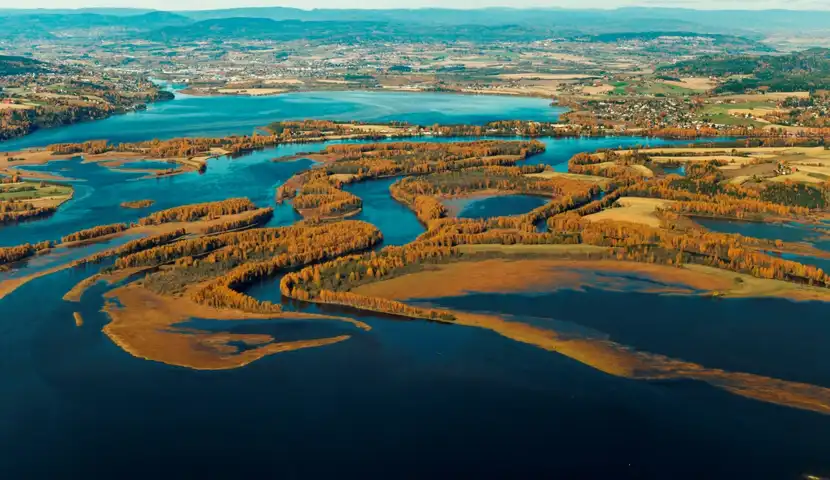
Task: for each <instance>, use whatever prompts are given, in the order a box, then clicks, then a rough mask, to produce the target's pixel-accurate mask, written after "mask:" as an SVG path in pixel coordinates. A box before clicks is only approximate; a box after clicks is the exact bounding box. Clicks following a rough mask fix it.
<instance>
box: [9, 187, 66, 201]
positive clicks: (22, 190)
mask: <svg viewBox="0 0 830 480" xmlns="http://www.w3.org/2000/svg"><path fill="white" fill-rule="evenodd" d="M71 194H72V187H70V186H68V185H55V184H43V186H41V183H39V182H20V183H10V184H5V185H0V201H8V200H33V199H36V198H44V197H65V196H68V195H71Z"/></svg>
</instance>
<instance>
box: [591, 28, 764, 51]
mask: <svg viewBox="0 0 830 480" xmlns="http://www.w3.org/2000/svg"><path fill="white" fill-rule="evenodd" d="M661 38H666V39H670V38H674V39H683V38H701V39H707V40H709V41H711V42H712V44H713V45H717V46H721V47H733V48H735V49H740V50H742V51H747V50H754V51H756V52H770V51H773V50H772V48H770V47H769V46H767V45H765V44H763V43H761V42H758V41H755V40H752V39H749V38H745V37H739V36H736V35H722V34H717V33H699V32H683V31H656V32H616V33H601V34H598V35H590V36H586V37H583V39H584V40H585V41H590V42H601V43H615V42H626V41H634V40H640V41H653V40H657V39H661Z"/></svg>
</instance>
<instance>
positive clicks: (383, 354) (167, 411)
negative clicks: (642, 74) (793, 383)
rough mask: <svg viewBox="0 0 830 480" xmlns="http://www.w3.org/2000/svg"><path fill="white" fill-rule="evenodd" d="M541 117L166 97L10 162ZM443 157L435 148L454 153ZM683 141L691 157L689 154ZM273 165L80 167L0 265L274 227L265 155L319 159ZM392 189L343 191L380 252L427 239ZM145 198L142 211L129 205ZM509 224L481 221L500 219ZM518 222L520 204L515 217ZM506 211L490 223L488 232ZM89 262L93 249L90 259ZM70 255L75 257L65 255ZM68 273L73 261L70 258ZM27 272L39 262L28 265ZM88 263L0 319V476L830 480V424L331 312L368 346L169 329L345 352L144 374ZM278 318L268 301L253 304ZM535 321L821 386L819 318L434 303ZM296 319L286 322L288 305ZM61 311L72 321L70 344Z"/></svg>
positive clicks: (284, 334) (423, 325) (30, 290)
mask: <svg viewBox="0 0 830 480" xmlns="http://www.w3.org/2000/svg"><path fill="white" fill-rule="evenodd" d="M556 115H557V111H556V110H555V109H551V108H550V107H548V105H547V102H546V101H542V100H536V99H516V98H503V97H474V96H458V97H456V96H449V95H444V94H441V95H438V94H436V95H431V94H417V95H405V94H375V93H372V94H364V93H357V92H354V93H352V92H349V93H342V94H335V93H320V94H317V93H315V94H296V95H291V96H289V95H286V96H282V97H272V98H235V97H221V98H217V99H211V98H204V97H179V98H178V99H176V100H174V101H171V102H169V103H167V104H160V105H156V106H153V107H152V108H151V109H150V110H149V111H147V112H139V113H136V114H131V115H125V116H121V117H113V118H110V119H107V120H104V121H101V122H97V123H85V124H80V125H75V126H71V127H66V128H60V129H55V130H49V131H42V132H40V133H38V134H36V135H33V136H32V137H27V138H24V139H20V140H16V141H14V142H7V143H5V144H0V149H3V148H9V149H15V148H20V147H21V146H25V145H39V144H44V143H51V142H55V141H76V140H81V139H88V138H105V137H109V138H111V139H114V140H137V139H146V138H153V137H158V138H169V137H173V136H179V135H202V134H211V135H220V134H226V133H234V132H235V133H249V132H250V130H251V129H252V128H253V127H255V126H259V125H262V124H264V123H267V122H268V121H272V120H276V119H280V118H306V117H312V116H314V117H318V118H340V119H352V118H359V119H370V120H386V119H389V120H403V121H410V122H413V123H428V124H429V123H434V122H472V123H483V122H484V121H486V120H492V119H498V118H526V117H530V118H529V119H545V118H550V119H552V118H555V116H556ZM449 140H451V139H435V140H432V141H449ZM544 141H545V143H546V144H547V145H548V151H547V152H545V154H544V155H540V156H537V157H533V158H531V159H530V160H529V162H530V163H539V162H541V163H544V164H547V165H552V166H554V167H556V168H559V169H562V168H566V167H567V159H568V158H570V156H571V155H572V154H573V153H576V152H578V151H587V150H595V149H597V148H604V147H608V146H616V145H618V144H624V145H636V144H646V143H650V144H663V143H670V142H666V141H663V140H659V139H638V138H624V139H623V138H598V139H544ZM683 143H688V142H683ZM324 146H325V144H324V143H320V144H311V145H309V144H304V145H284V146H280V147H277V148H272V149H267V150H262V151H258V152H254V153H252V154H249V155H245V156H242V157H239V158H236V159H230V158H225V157H223V158H219V159H215V160H211V161H210V163H209V165H208V169H207V171H206V172H205V173H204V174H201V175H200V174H198V173H187V174H183V175H178V176H174V177H166V178H161V179H143V180H141V179H139V178H140V177H141V176H142V175H143V174H142V173H138V172H129V171H127V172H115V171H111V170H108V169H106V168H103V167H100V166H98V165H94V164H84V163H81V161H80V159H75V160H67V161H62V162H54V163H52V164H50V165H47V166H42V167H35V168H38V169H40V170H44V171H50V172H57V173H60V174H62V175H64V176H66V177H68V178H74V179H77V181H75V182H73V185H74V187H75V189H76V192H75V198H73V199H72V200H71V201H69V202H68V203H67V204H65V205H64V206H62V207H61V208H60V210H59V211H58V212H57V213H56V214H55V215H53V216H52V217H50V218H48V219H45V220H41V221H37V222H30V223H25V224H21V225H18V226H14V227H0V245H3V246H5V245H14V244H19V243H23V242H33V241H38V240H43V239H55V238H58V237H60V236H62V235H65V234H67V233H71V232H74V231H77V230H80V229H82V228H88V227H91V226H94V225H97V224H104V223H114V222H128V221H134V220H137V219H138V218H139V217H141V216H145V215H147V214H148V213H149V212H152V211H157V210H162V209H166V208H170V207H173V206H177V205H183V204H188V203H195V202H204V201H211V200H219V199H224V198H228V197H240V196H245V197H249V198H251V199H252V201H254V202H255V203H256V204H258V205H261V206H273V207H275V215H274V218H273V219H272V220H271V222H270V223H269V225H272V226H278V225H290V224H291V223H294V222H296V221H297V220H298V219H299V217H298V215H297V214H296V213H295V212H294V211H293V209H292V208H291V207H290V205H288V204H283V205H275V203H274V192H275V189H276V188H277V187H278V186H279V185H281V184H282V183H283V182H284V181H285V180H286V179H288V178H289V177H291V176H292V175H293V174H294V173H296V172H298V171H301V170H303V169H307V168H309V167H310V166H311V165H312V163H311V162H310V161H309V160H305V159H299V160H295V161H290V162H273V161H272V159H273V158H275V157H282V156H289V155H294V154H297V153H299V152H304V151H313V150H319V149H321V148H323V147H324ZM393 181H394V179H386V180H382V181H376V182H364V183H357V184H353V185H349V186H348V189H349V191H351V192H352V193H354V194H356V195H358V196H360V197H361V198H362V199H363V201H364V208H363V211H362V212H361V213H360V215H359V216H357V217H355V218H359V219H363V220H366V221H369V222H372V223H374V224H375V225H377V226H378V227H379V228H380V229H381V231H382V232H383V234H384V238H385V240H384V241H385V242H386V243H387V244H404V243H407V242H410V241H412V240H413V239H414V238H415V237H416V236H417V235H419V234H420V233H421V232H423V226H422V225H420V223H418V221H417V219H416V218H415V216H414V214H412V212H411V211H409V210H408V209H406V208H404V207H402V206H401V205H400V204H398V203H397V202H395V201H394V200H393V199H392V198H391V197H390V196H389V193H388V188H389V185H390V184H391V183H392V182H393ZM141 199H152V200H155V202H156V203H155V204H154V205H153V206H152V207H150V208H148V209H142V210H138V211H136V210H131V209H124V208H121V207H120V206H119V205H120V203H121V202H124V201H129V200H141ZM500 207H501V204H500V203H498V204H496V205H490V206H489V207H487V208H484V211H483V213H482V214H484V215H494V214H496V212H498V211H499V210H498V209H499V208H500ZM525 207H526V205H525V206H522V208H525ZM498 214H501V213H498ZM93 248H100V247H93ZM67 255H73V256H75V255H79V252H77V251H73V252H69V253H67ZM73 258H74V257H73ZM31 264H32V265H30V267H29V268H32V269H42V268H45V267H46V266H48V264H46V265H43V264H38V263H37V262H36V261H35V260H33V261H32V262H31ZM106 265H107V264H106V263H105V264H103V265H91V266H85V267H80V268H75V269H69V270H65V271H61V272H58V273H55V274H52V275H48V276H44V277H41V278H39V279H37V280H34V281H32V282H30V283H28V284H26V285H24V286H23V287H21V288H20V289H18V290H16V291H15V292H13V293H12V294H10V295H8V296H6V297H5V298H2V299H0V312H3V314H2V315H0V378H2V379H3V385H4V389H3V395H0V446H2V449H0V471H2V472H3V477H4V478H43V477H50V478H54V477H55V476H56V472H60V473H59V474H57V475H58V476H61V477H74V478H79V477H96V476H100V475H101V472H116V473H114V475H117V476H123V477H127V478H132V477H147V476H158V475H159V471H160V469H161V468H163V472H164V476H181V477H187V478H191V477H195V478H198V477H240V476H246V475H260V476H261V475H263V474H264V475H265V476H267V477H276V476H280V477H300V476H302V477H321V476H324V475H326V476H333V475H337V476H373V477H379V476H388V475H390V472H393V473H392V475H397V476H403V477H413V478H423V477H428V476H432V477H436V476H438V477H445V476H455V477H485V478H494V477H505V478H507V477H509V478H515V477H517V476H533V477H540V476H546V477H560V478H597V477H606V478H666V477H670V478H690V479H691V478H695V479H697V478H735V476H745V477H748V478H800V477H801V476H802V475H803V474H807V473H810V474H823V475H830V436H828V435H827V432H828V431H830V418H828V417H826V416H822V415H819V414H816V413H811V412H807V411H802V410H796V409H790V408H784V407H780V406H775V405H772V404H768V403H761V402H757V401H753V400H749V399H747V398H743V397H740V396H737V395H732V394H729V393H727V392H725V391H723V390H719V389H716V388H714V387H711V386H709V385H707V384H704V383H700V382H693V381H661V382H657V381H653V382H651V381H639V380H629V379H625V378H619V377H615V376H611V375H608V374H605V373H602V372H600V371H598V370H596V369H594V368H591V367H589V366H587V365H584V364H582V363H579V362H577V361H575V360H572V359H570V358H568V357H565V356H563V355H560V354H557V353H555V352H547V351H544V350H541V349H539V348H536V347H533V346H531V345H526V344H522V343H518V342H514V341H512V340H508V339H506V338H503V337H501V336H499V335H497V334H495V333H493V332H490V331H486V330H481V329H475V328H466V327H461V326H458V325H445V324H438V323H430V322H424V321H410V320H403V319H399V318H391V317H386V316H378V315H372V314H366V313H364V312H357V311H354V310H349V309H333V310H332V309H331V308H323V309H321V308H319V307H316V306H310V307H309V306H305V305H302V304H300V305H299V308H301V309H304V310H308V311H312V312H314V311H321V310H322V311H329V312H330V311H335V312H336V313H337V314H339V315H345V316H349V317H352V318H355V319H359V320H361V321H363V322H366V323H367V324H369V325H370V326H371V327H372V330H370V331H362V330H357V329H354V328H349V327H348V326H347V325H346V324H343V323H326V322H321V323H315V322H314V321H308V320H280V321H256V322H249V321H241V322H233V321H221V322H220V321H216V320H212V319H209V318H194V319H191V320H190V321H189V322H185V323H184V324H182V325H179V327H181V328H187V327H193V326H198V328H202V329H205V330H209V331H215V332H230V333H268V334H270V335H273V336H275V337H277V338H280V339H285V340H289V341H290V340H295V339H304V338H317V337H322V336H334V335H342V334H348V335H351V336H352V338H350V339H349V340H347V341H344V342H341V343H337V344H334V345H330V346H326V347H322V348H313V349H307V350H298V351H294V352H289V353H282V354H277V355H272V356H269V357H265V358H263V359H261V360H258V361H256V362H254V363H252V364H249V365H247V366H245V367H243V368H237V369H233V370H226V371H195V370H191V369H186V368H180V367H174V366H170V365H165V364H161V363H157V362H153V361H148V360H144V359H139V358H136V357H133V356H131V355H129V354H128V353H126V352H124V351H123V350H122V349H121V348H120V347H118V346H116V345H115V344H114V343H113V342H112V341H110V339H109V338H107V337H106V336H105V335H104V334H103V333H102V332H101V329H102V328H103V327H104V325H106V324H107V322H108V317H107V316H106V314H104V313H102V312H101V311H100V310H101V308H102V306H103V305H104V301H105V300H104V298H103V294H104V293H106V292H107V291H108V290H109V289H110V288H112V287H109V286H105V285H97V286H95V287H93V288H92V289H90V290H89V291H88V292H87V293H86V294H85V295H84V296H83V298H82V301H81V302H80V303H70V302H65V301H63V300H62V299H61V297H62V296H63V295H64V293H66V292H67V291H68V290H69V289H70V288H71V287H72V286H73V285H75V284H76V283H77V282H78V281H80V280H82V279H83V278H86V277H87V276H89V275H91V274H92V273H94V272H96V271H98V270H99V269H101V268H104V267H105V266H106ZM251 293H252V295H254V296H256V297H257V298H270V299H273V300H275V301H279V298H280V297H279V291H278V285H277V282H276V281H270V282H263V283H261V284H260V285H258V286H256V287H255V288H254V289H252V290H251ZM433 301H434V302H436V303H441V304H445V305H448V306H453V307H455V308H459V309H467V310H475V311H480V310H486V311H493V312H498V313H503V314H505V315H512V316H517V317H521V318H526V319H527V321H528V322H542V323H544V322H550V321H559V322H569V323H572V324H574V325H577V326H579V327H580V328H585V329H590V330H591V331H596V332H599V333H601V334H602V335H607V336H608V337H609V338H611V339H614V340H617V341H619V342H621V343H625V344H628V345H631V346H632V347H633V348H638V349H642V350H644V351H651V352H654V353H661V354H665V355H671V356H676V357H679V358H683V359H685V360H689V361H696V362H700V363H702V364H704V365H706V366H708V367H713V368H734V369H739V370H741V371H747V372H755V373H760V374H765V375H775V376H778V377H780V378H785V379H790V380H797V381H805V382H814V383H816V384H819V385H825V386H828V385H830V370H828V368H827V366H826V365H825V364H826V362H824V360H823V358H824V357H823V355H824V353H823V352H824V346H825V345H826V344H827V341H828V339H830V330H829V329H828V326H827V322H826V318H827V309H826V307H825V306H824V305H819V304H811V303H792V302H788V301H784V300H771V299H764V300H731V299H730V300H713V299H709V298H701V297H681V296H668V295H662V296H661V295H656V294H646V293H636V292H608V291H605V290H600V289H590V288H589V289H585V290H584V291H579V292H577V291H567V290H564V291H556V292H550V293H545V294H542V295H538V294H537V295H531V294H520V293H519V294H511V295H478V296H476V295H469V296H465V297H457V298H445V299H434V300H433ZM289 307H290V308H289V309H292V308H297V306H289ZM73 312H79V313H81V314H82V315H83V318H84V325H83V326H82V327H80V328H79V327H76V326H75V323H74V321H73V318H72V314H73Z"/></svg>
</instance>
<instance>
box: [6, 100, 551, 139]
mask: <svg viewBox="0 0 830 480" xmlns="http://www.w3.org/2000/svg"><path fill="white" fill-rule="evenodd" d="M176 95H177V98H176V99H175V100H173V101H169V102H160V103H156V104H152V105H150V106H149V107H148V108H147V110H145V111H141V112H136V113H130V114H127V115H118V116H114V117H110V118H108V119H106V120H101V121H96V122H89V123H82V124H77V125H73V126H71V127H63V128H54V129H46V130H41V131H38V132H35V133H34V134H32V135H29V136H27V137H23V138H20V139H16V140H11V141H6V142H0V151H9V150H16V149H20V148H24V147H30V146H39V145H47V144H50V143H62V142H79V141H85V140H93V139H109V140H111V141H113V142H132V141H139V140H151V139H153V138H159V139H166V138H174V137H185V136H189V137H200V136H211V137H216V136H224V135H230V134H243V135H244V134H248V135H249V134H251V133H253V131H254V129H256V128H257V127H262V126H265V125H267V124H268V123H270V122H274V121H277V120H301V119H306V118H317V119H328V120H344V121H347V120H362V121H372V122H389V121H393V120H394V121H406V122H409V123H412V124H416V125H432V124H435V123H441V124H462V123H463V124H484V123H487V122H489V121H493V120H513V119H523V120H537V121H554V120H556V119H557V118H558V116H559V114H560V113H561V112H563V111H564V110H563V109H561V108H553V107H551V106H549V103H550V102H549V101H547V100H544V99H538V98H508V97H499V96H492V95H491V96H475V95H448V94H442V93H418V94H413V93H392V92H356V91H355V92H309V93H292V94H286V95H277V96H272V97H233V96H223V97H195V96H190V95H182V94H176Z"/></svg>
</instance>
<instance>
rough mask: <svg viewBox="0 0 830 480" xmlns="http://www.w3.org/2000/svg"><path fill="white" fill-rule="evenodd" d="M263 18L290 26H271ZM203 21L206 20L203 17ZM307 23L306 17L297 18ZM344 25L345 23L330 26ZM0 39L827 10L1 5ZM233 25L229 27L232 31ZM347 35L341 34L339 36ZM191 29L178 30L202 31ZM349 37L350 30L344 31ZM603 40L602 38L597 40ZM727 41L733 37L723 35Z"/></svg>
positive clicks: (668, 27)
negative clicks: (202, 29) (45, 7)
mask: <svg viewBox="0 0 830 480" xmlns="http://www.w3.org/2000/svg"><path fill="white" fill-rule="evenodd" d="M257 20H267V21H272V22H295V23H282V24H280V25H279V27H280V28H281V27H287V28H289V29H292V30H291V32H293V33H290V34H289V33H284V34H279V33H274V32H269V31H268V28H269V25H270V26H271V27H277V26H276V25H274V24H269V23H266V22H257ZM202 22H208V23H202ZM296 22H305V23H296ZM334 23H337V24H349V25H348V26H342V27H341V26H333V27H332V25H333V24H334ZM0 24H2V25H3V27H4V28H0V38H5V39H15V38H50V36H55V37H57V36H60V37H72V36H78V35H83V33H84V32H85V31H89V30H92V29H95V30H96V31H95V35H96V36H99V37H105V36H107V35H111V36H119V35H125V34H129V35H132V36H135V34H136V33H148V34H152V36H153V38H160V37H162V38H177V34H176V33H175V32H173V31H172V29H171V30H165V28H168V27H188V28H191V29H192V28H199V27H204V26H207V27H210V28H212V29H214V33H213V34H212V35H213V36H216V35H217V34H221V35H222V36H224V37H230V36H234V35H236V36H240V37H251V36H254V37H256V38H275V39H279V38H302V37H301V36H298V35H299V34H298V33H297V32H296V28H295V26H297V25H302V26H304V27H307V28H309V29H310V30H311V33H312V35H315V36H319V35H320V33H321V29H322V28H323V25H327V26H328V27H330V28H333V31H334V32H335V34H336V35H338V38H351V37H355V36H357V37H360V38H374V37H373V36H374V35H379V37H378V39H390V38H392V39H396V38H399V39H406V38H412V39H415V40H417V39H453V35H452V34H453V31H452V30H453V29H455V30H456V31H457V32H458V34H459V37H460V39H466V40H476V39H482V38H486V36H488V35H492V36H494V38H493V40H495V41H499V40H510V39H514V40H532V39H537V38H544V37H545V36H557V35H559V36H561V35H576V34H584V35H605V34H618V33H641V32H642V33H646V32H656V31H659V32H678V33H680V32H683V33H695V34H708V35H725V36H731V37H732V38H733V39H734V38H736V37H745V38H748V39H750V40H760V39H761V38H762V37H763V36H764V35H767V34H769V33H771V32H781V31H790V32H809V31H818V30H822V31H830V11H810V12H807V11H788V10H775V11H772V10H761V11H723V10H718V11H699V10H689V9H677V8H620V9H616V10H571V9H556V8H549V9H540V8H536V9H513V8H484V9H471V10H453V9H440V8H424V9H410V10H407V9H390V10H361V9H342V10H336V9H315V10H300V9H295V8H284V7H262V8H232V9H222V10H199V11H180V12H162V11H153V10H146V9H109V8H95V9H81V10H66V9H63V10H32V9H28V10H14V9H0ZM234 32H235V33H234ZM344 34H346V35H344ZM208 36H209V35H201V36H200V35H198V34H197V33H195V32H194V31H191V32H189V33H187V34H182V35H179V36H178V37H189V38H194V39H197V38H206V37H208ZM350 36H351V37H350ZM600 41H601V40H600ZM729 41H732V40H729Z"/></svg>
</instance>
